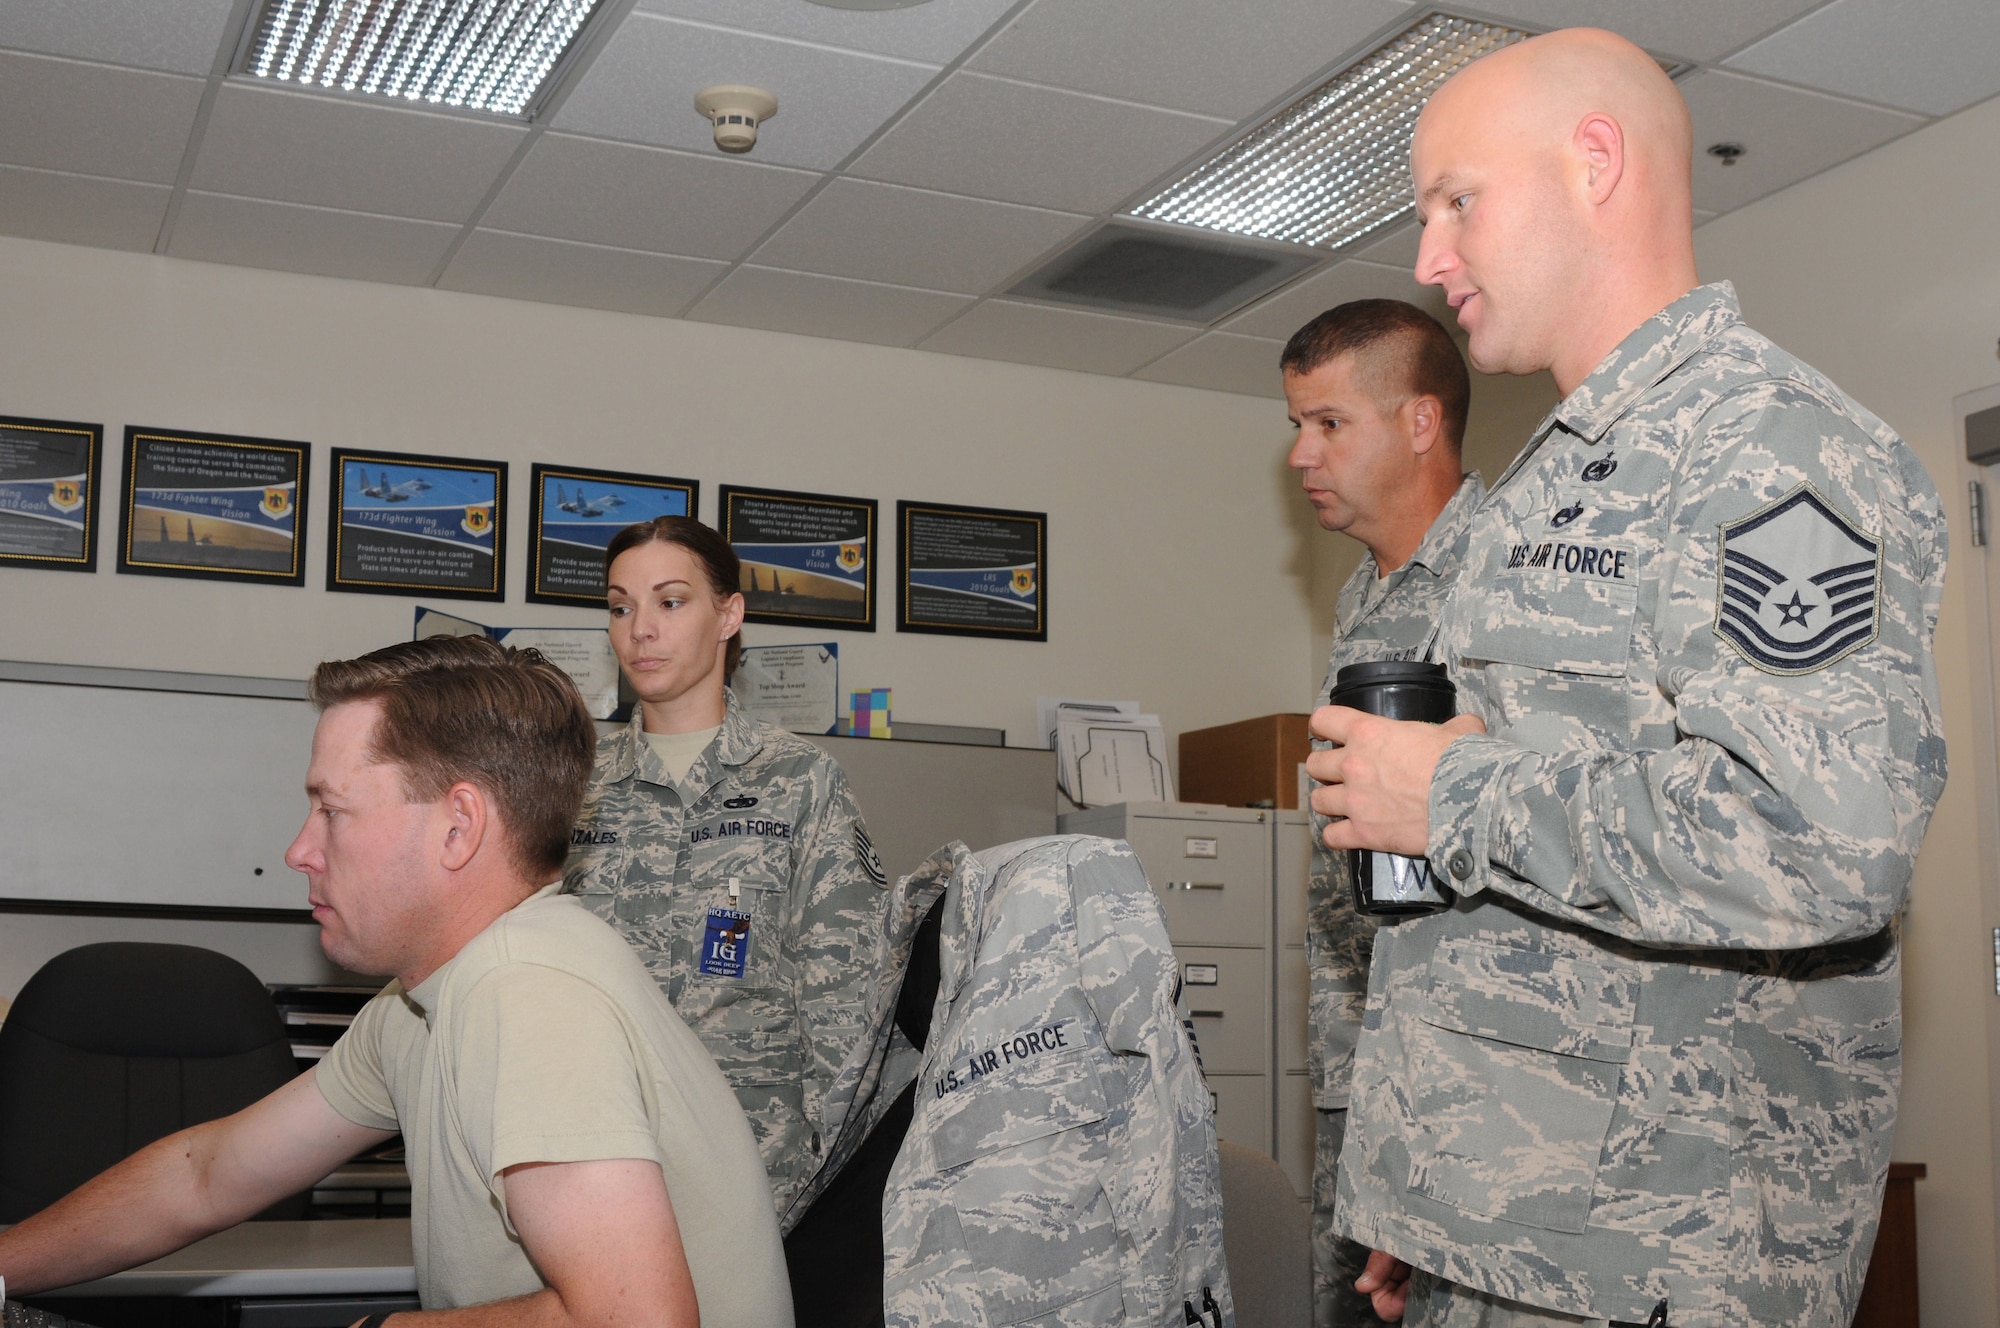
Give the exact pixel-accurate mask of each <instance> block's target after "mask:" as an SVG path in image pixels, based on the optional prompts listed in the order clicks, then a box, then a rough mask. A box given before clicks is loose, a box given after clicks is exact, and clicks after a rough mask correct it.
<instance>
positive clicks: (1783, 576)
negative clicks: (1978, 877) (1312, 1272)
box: [1310, 31, 1945, 1328]
mask: <svg viewBox="0 0 2000 1328" xmlns="http://www.w3.org/2000/svg"><path fill="white" fill-rule="evenodd" d="M1689 150H1690V137H1689V130H1688V120H1687V114H1686V109H1685V106H1684V105H1683V104H1682V103H1681V102H1680V100H1679V94H1678V92H1677V91H1676V90H1675V89H1674V88H1673V86H1672V85H1671V83H1669V82H1667V80H1666V79H1665V77H1664V75H1662V74H1661V72H1660V70H1659V67H1658V65H1657V64H1656V63H1654V62H1653V61H1652V60H1650V59H1649V58H1648V57H1647V56H1646V55H1645V54H1644V53H1643V52H1641V51H1639V50H1638V49H1637V48H1635V47H1632V46H1630V45H1629V43H1625V42H1623V41H1622V39H1619V38H1616V37H1613V36H1611V35H1610V34H1608V33H1598V32H1589V31H1579V32H1566V33H1558V34H1554V35H1552V36H1550V37H1544V38H1538V39H1536V40H1534V41H1530V42H1525V43H1523V44H1521V45H1519V46H1516V47H1511V48H1508V49H1507V50H1505V51H1503V52H1501V53H1499V54H1497V55H1493V56H1489V57H1487V58H1486V59H1485V60H1482V61H1480V62H1478V63H1476V64H1474V65H1473V66H1471V68H1470V69H1469V70H1468V71H1467V72H1466V73H1463V74H1461V75H1459V76H1458V77H1457V78H1455V79H1454V80H1453V81H1452V82H1451V83H1450V84H1447V85H1446V87H1445V88H1444V89H1443V90H1442V91H1440V93H1439V94H1438V95H1437V96H1436V97H1434V98H1433V99H1432V101H1431V103H1430V105H1429V106H1428V107H1427V108H1426V109H1425V111H1424V115H1423V119H1422V121H1421V122H1420V124H1419V128H1418V132H1417V141H1416V146H1415V148H1414V149H1413V153H1412V165H1413V168H1414V171H1415V175H1416V179H1417V188H1418V195H1419V207H1420V208H1421V209H1422V211H1423V213H1424V214H1425V220H1426V230H1425V235H1424V241H1423V248H1422V254H1421V257H1420V259H1419V263H1418V273H1419V275H1420V276H1422V277H1425V278H1426V279H1429V280H1433V281H1436V282H1437V283H1439V284H1441V285H1443V286H1444V287H1445V289H1446V292H1447V294H1448V295H1449V296H1450V297H1451V300H1452V303H1453V304H1454V306H1455V307H1457V308H1459V310H1460V314H1459V317H1460V321H1461V323H1463V324H1464V325H1465V326H1466V327H1467V329H1468V331H1470V332H1471V334H1472V336H1471V356H1472V360H1473V363H1474V365H1475V366H1477V367H1480V368H1482V369H1504V370H1511V371H1516V372H1525V371H1529V370H1532V369H1534V368H1537V367H1548V368H1549V369H1551V371H1552V372H1553V373H1554V375H1555V378H1556V382H1557V385H1558V386H1559V387H1560V388H1563V389H1564V390H1565V397H1564V399H1563V401H1562V403H1561V404H1560V405H1559V406H1558V407H1557V408H1556V410H1555V411H1554V412H1553V413H1552V414H1551V415H1550V416H1549V418H1548V419H1547V420H1546V421H1545V422H1544V423H1543V424H1542V426H1541V427H1540V428H1539V429H1538V430H1537V431H1536V433H1535V435H1534V437H1533V438H1532V439H1531V441H1530V442H1529V444H1528V446H1527V448H1526V449H1525V450H1524V451H1523V453H1522V454H1521V456H1520V457H1519V458H1518V459H1517V460H1516V461H1515V462H1514V464H1513V465H1512V466H1511V467H1510V468H1509V470H1508V471H1507V473H1506V474H1505V475H1503V476H1502V477H1501V479H1500V481H1499V482H1498V483H1497V484H1496V485H1495V486H1494V489H1493V492H1492V493H1491V495H1490V496H1489V497H1488V499H1487V501H1486V503H1485V504H1484V505H1483V506H1482V507H1481V508H1480V510H1479V512H1478V513H1477V514H1476V515H1475V517H1474V518H1473V524H1472V532H1471V537H1470V541H1469V544H1468V548H1467V553H1466V561H1465V566H1464V569H1463V570H1462V572H1461V574H1460V579H1459V583H1458V587H1457V589H1456V590H1455V591H1454V593H1453V595H1452V597H1451V599H1450V600H1449V602H1448V603H1447V605H1446V608H1445V610H1444V614H1443V619H1442V623H1441V627H1440V632H1439V639H1438V646H1439V654H1440V657H1441V658H1442V660H1443V661H1444V662H1445V663H1446V664H1447V665H1448V666H1449V667H1450V668H1451V670H1452V673H1453V676H1454V679H1455V680H1456V682H1457V683H1458V687H1459V701H1460V705H1461V708H1462V709H1464V710H1467V711H1469V712H1471V715H1472V716H1476V718H1467V717H1461V718H1460V719H1458V720H1455V721H1453V722H1452V723H1451V724H1448V725H1445V726H1443V728H1442V730H1439V729H1436V728H1427V727H1426V726H1420V725H1407V724H1398V723H1395V722H1392V721H1383V720H1378V719H1375V718H1373V717H1371V716H1364V715H1360V714H1358V713H1357V712H1355V711H1352V710H1345V709H1341V708H1337V707H1329V708H1327V709H1325V710H1322V711H1320V712H1319V713H1318V714H1316V715H1315V717H1314V730H1315V732H1316V733H1318V734H1319V735H1320V736H1323V737H1326V738H1328V739H1331V740H1332V741H1334V742H1335V743H1338V744H1341V747H1340V750H1338V751H1331V752H1328V753H1325V754H1323V755H1315V756H1314V757H1313V758H1312V762H1311V763H1310V764H1311V768H1312V773H1313V774H1314V776H1315V777H1316V778H1320V779H1323V780H1324V781H1326V782H1327V785H1328V787H1326V788H1323V789H1321V790H1319V791H1318V792H1316V793H1315V795H1314V801H1315V805H1316V806H1317V807H1319V808H1320V809H1321V810H1322V811H1325V812H1327V813H1328V814H1330V815H1334V816H1342V817H1345V818H1347V819H1346V820H1344V821H1343V822H1341V823H1338V824H1336V825H1334V826H1333V827H1332V828H1331V829H1330V831H1329V832H1328V833H1329V837H1330V838H1331V839H1332V841H1333V842H1334V843H1336V844H1338V845H1341V846H1348V845H1365V846H1367V847H1371V848H1379V849H1387V850H1390V851H1395V852H1401V853H1423V854H1426V855H1427V856H1428V857H1429V858H1430V860H1431V862H1432V863H1433V865H1434V866H1435V867H1437V868H1439V869H1440V870H1441V872H1442V873H1443V874H1444V876H1445V877H1446V879H1448V880H1449V881H1450V883H1451V884H1452V885H1453V886H1454V887H1455V888H1456V890H1457V891H1458V894H1459V899H1458V902H1457V904H1456V906H1455V907H1454V908H1452V909H1451V910H1450V911H1447V912H1444V913H1440V914H1437V915H1434V916H1431V917H1427V918H1422V919H1418V920H1415V921H1410V922H1406V923H1401V924H1398V925H1396V926H1392V927H1384V928H1383V929H1382V931H1381V933H1380V935H1379V936H1378V937H1377V941H1376V948H1375V968H1374V972H1373V974H1372V976H1371V986H1370V991H1369V1000H1368V1010H1367V1016H1366V1023H1365V1026H1364V1029H1363V1032H1362V1037H1361V1042H1360V1047H1359V1052H1358V1061H1357V1070H1356V1075H1355V1084H1354V1096H1353V1107H1352V1112H1351V1114H1352V1118H1353V1119H1352V1121H1351V1123H1350V1133H1349V1138H1348V1150H1347V1153H1346V1155H1345V1156H1344V1157H1343V1160H1342V1167H1341V1173H1340V1220H1341V1223H1342V1225H1343V1227H1344V1229H1345V1230H1346V1231H1347V1232H1348V1234H1350V1235H1352V1236H1354V1237H1355V1238H1356V1239H1358V1240H1361V1241H1363V1242H1365V1243H1367V1244H1369V1245H1370V1246H1371V1247H1372V1248H1373V1249H1374V1250H1375V1251H1376V1253H1374V1254H1372V1255H1371V1256H1370V1260H1369V1268H1368V1272H1367V1273H1366V1274H1365V1275H1364V1277H1363V1280H1362V1284H1363V1286H1364V1287H1365V1288H1367V1289H1368V1290H1370V1292H1371V1293H1372V1294H1373V1296H1374V1298H1375V1302H1376V1305H1377V1307H1378V1309H1381V1310H1382V1311H1384V1312H1385V1314H1387V1315H1393V1314H1396V1313H1400V1312H1403V1311H1404V1310H1407V1314H1408V1319H1407V1321H1408V1322H1409V1323H1412V1324H1418V1325H1425V1326H1427V1328H1431V1326H1436V1325H1444V1326H1446V1328H1462V1326H1470V1325H1480V1326H1481V1328H1514V1326H1515V1325H1530V1324H1534V1325H1541V1324H1551V1323H1564V1324H1567V1323H1593V1324H1602V1323H1605V1322H1607V1321H1609V1322H1612V1323H1636V1322H1645V1323H1647V1324H1653V1325H1658V1324H1665V1323H1671V1324H1672V1325H1673V1328H1724V1326H1725V1325H1727V1326H1729V1328H1737V1326H1738V1325H1745V1324H1755V1325H1768V1326H1769V1328H1779V1326H1780V1325H1782V1326H1783V1328H1798V1326H1801V1325H1824V1326H1826V1328H1835V1326H1837V1325H1845V1324H1847V1323H1848V1322H1849V1321H1850V1319H1851V1318H1852V1316H1853V1313H1854V1309H1855V1305H1856V1303H1857V1301H1858V1300H1859V1298H1860V1292H1861V1286H1862V1281H1863V1277H1864V1275H1865V1273H1866V1270H1867V1266H1868V1256H1869V1253H1870V1249H1871V1247H1872V1244H1873V1240H1874V1234H1875V1225H1876V1221H1877V1215H1878V1213H1879V1210H1880V1202H1881V1195H1882V1187H1883V1183H1884V1179H1885V1176H1886V1172H1887V1168H1888V1162H1889V1148H1890V1141H1891V1136H1892V1132H1893V1129H1894V1125H1895V1114H1896V1088H1897V1076H1898V1068H1899V1062H1900V1055H1901V1008H1900V992H1899V962H1900V950H1899V936H1898V928H1897V917H1898V914H1899V912H1900V911H1901V909H1902V907H1903V906H1904V904H1905V902H1906V901H1907V899H1908V894H1909V883H1910V876H1911V871H1912V868H1913V865H1914V861H1915V858H1916V855H1917V850H1918V846H1919V844H1920V843H1921V841H1922V837H1923V832H1924V828H1925V826H1926V824H1927V822H1928V820H1929V816H1930V813H1931V811H1932V809H1933V808H1934V807H1935V805H1936V802H1937V798H1938V796H1939V794H1940V793H1941V791H1942V789H1943V786H1944V778H1945V751H1944V742H1943V739H1942V736H1941V735H1940V733H1939V728H1938V687H1937V677H1936V672H1935V668H1934V666H1933V662H1932V657H1931V645H1932V638H1933V634H1934V632H1935V627H1936V620H1937V612H1938V604H1939V598H1940V593H1941V588H1942V583H1943V577H1944V563H1945V529H1944V519H1943V514H1942V512H1941V510H1940V507H1939V502H1938V496H1937V493H1936V490H1935V489H1934V487H1933V486H1932V484H1931V482H1930V480H1929V478H1928V476H1926V475H1925V473H1924V471H1923V468H1922V466H1921V465H1920V464H1919V463H1918V461H1917V459H1916V458H1915V456H1914V455H1913V454H1912V453H1911V452H1910V450H1909V448H1908V447H1906V446H1905V445H1904V444H1903V443H1902V441H1901V440H1900V439H1898V438H1897V437H1896V435H1895V434H1894V433H1893V432H1891V431H1890V429H1889V428H1888V427H1887V426H1886V425H1884V424H1883V423H1882V422H1881V421H1880V420H1878V419H1876V418H1875V417H1873V416H1872V415H1870V414H1869V413H1868V412H1867V411H1866V410H1864V409H1863V408H1862V407H1860V406H1859V405H1857V404H1856V403H1855V402H1854V401H1852V400H1851V399H1849V398H1848V397H1847V396H1845V395H1844V394H1843V393H1842V392H1841V391H1840V389H1839V388H1837V387H1836V386H1834V384H1832V383H1831V382H1829V381H1828V380H1827V379H1826V378H1825V377H1824V376H1822V375H1821V374H1819V373H1817V372H1815V371H1814V370H1812V369H1811V368H1809V367H1807V366H1806V365H1804V364H1801V363H1800V362H1799V361H1798V360H1796V359H1794V358H1793V357H1791V356H1790V355H1787V354H1786V353H1785V352H1784V351H1782V350H1780V349H1779V348H1778V347H1776V346H1774V345H1773V344H1771V342H1770V341H1768V340H1766V339H1765V338H1764V337H1762V336H1759V335H1758V334H1757V333H1755V332H1754V331H1752V330H1750V329H1749V328H1748V327H1746V326H1745V325H1744V324H1743V322H1742V318H1741V315H1740V313H1739V311H1738V308H1737V303H1736V298H1735V293H1734V291H1733V290H1732V289H1731V288H1730V287H1729V286H1728V285H1727V284H1726V283H1724V284H1717V285H1708V286H1701V285H1697V284H1696V278H1695V275H1694V261H1693V246H1692V242H1691V239H1690V237H1689V235H1688V228H1689V224H1690V223H1689V203H1688V192H1687V190H1688V167H1687V163H1688V159H1689ZM1607 342H1609V343H1610V344H1606V343H1607Z"/></svg>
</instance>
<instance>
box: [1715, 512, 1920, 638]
mask: <svg viewBox="0 0 2000 1328" xmlns="http://www.w3.org/2000/svg"><path fill="white" fill-rule="evenodd" d="M1720 567H1721V571H1720V590H1719V593H1718V594H1717V596H1716V604H1715V631H1716V634H1717V635H1718V636H1720V637H1722V638H1723V639H1724V640H1726V641H1728V642H1729V643H1730V644H1731V645H1733V646H1735V647H1736V649H1737V650H1738V651H1739V652H1740V653H1741V654H1742V656H1743V657H1744V658H1745V659H1747V660H1749V661H1750V662H1751V663H1752V664H1755V665H1756V666H1757V667H1758V668H1760V669H1764V670H1766V671H1767V672H1770V673H1783V674H1797V673H1811V672H1812V671H1813V670H1815V669H1822V668H1825V667H1826V666H1827V665H1829V664H1831V663H1833V662H1834V661H1835V660H1838V659H1842V658H1845V657H1846V656H1847V655H1849V654H1852V653H1853V652H1854V651H1856V650H1859V649H1860V648H1861V647H1862V646H1865V645H1867V644H1868V643H1869V642H1870V641H1873V640H1874V639H1875V632H1876V629H1877V626H1878V623H1879V603H1880V595H1879V591H1880V583H1881V576H1882V545H1881V542H1880V541H1879V540H1876V539H1873V538H1871V537H1870V536H1868V535H1867V534H1866V533H1865V532H1863V531H1861V530H1860V529H1858V528H1856V527H1855V526H1854V525H1853V524H1852V523H1850V522H1849V521H1848V520H1847V518H1846V517H1844V516H1842V515H1841V514H1840V513H1839V512H1838V511H1836V510H1835V509H1834V508H1833V507H1832V506H1831V505H1829V504H1828V503H1827V501H1826V500H1825V499H1823V498H1821V497H1820V495H1819V493H1818V491H1817V490H1815V489H1814V488H1813V487H1812V486H1811V485H1809V484H1801V485H1800V486H1799V487H1798V488H1796V489H1794V490H1792V491H1791V492H1790V493H1788V494H1786V495H1785V496H1784V497H1783V498H1780V499H1778V501H1776V502H1774V503H1772V504H1770V505H1769V506H1767V507H1764V508H1761V509H1759V510H1758V511H1755V512H1752V513H1751V514H1750V515H1749V516H1746V517H1744V518H1743V519H1742V520H1741V521H1738V522H1736V523H1735V524H1733V525H1727V526H1724V527H1722V557H1721V562H1720Z"/></svg>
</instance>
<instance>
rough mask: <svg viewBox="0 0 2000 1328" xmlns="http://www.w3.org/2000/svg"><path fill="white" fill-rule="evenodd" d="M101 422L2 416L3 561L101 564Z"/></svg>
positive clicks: (68, 566)
mask: <svg viewBox="0 0 2000 1328" xmlns="http://www.w3.org/2000/svg"><path fill="white" fill-rule="evenodd" d="M103 459H104V429H103V427H102V426H101V425H96V424H65V423H62V422H60V421H57V420H18V419H11V418H8V417H6V416H0V567H54V568H58V569H60V570H62V571H67V572H94V571H96V570H97V490H98V488H99V487H100V486H99V485H98V482H97V475H98V467H99V466H100V465H102V464H103Z"/></svg>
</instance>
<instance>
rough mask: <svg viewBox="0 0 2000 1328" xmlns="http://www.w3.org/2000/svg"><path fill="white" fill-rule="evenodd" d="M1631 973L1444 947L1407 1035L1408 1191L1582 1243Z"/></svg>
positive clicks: (1633, 995) (1505, 950) (1624, 1049)
mask: <svg viewBox="0 0 2000 1328" xmlns="http://www.w3.org/2000/svg"><path fill="white" fill-rule="evenodd" d="M1638 993H1639V981H1638V974H1637V972H1636V970H1633V969H1629V968H1625V967H1623V966H1619V965H1617V964H1615V963H1608V962H1594V961H1593V960H1590V959H1585V958H1581V957H1578V956H1576V955H1570V954H1564V953H1561V952H1559V951H1556V950H1552V949H1547V948H1543V947H1538V946H1527V945H1509V944H1496V943H1493V942H1490V941H1483V940H1476V939H1471V938H1466V937H1447V938H1445V939H1444V940H1443V941H1441V942H1440V944H1439V945H1438V948H1437V951H1436V953H1435V954H1434V955H1433V957H1432V959H1431V966H1430V991H1429V1001H1428V1005H1427V1008H1426V1009H1425V1010H1424V1012H1423V1015H1422V1018H1421V1022H1419V1023H1416V1024H1415V1025H1413V1027H1412V1038H1411V1042H1412V1045H1411V1046H1410V1048H1409V1051H1410V1053H1411V1066H1412V1103H1411V1106H1412V1110H1413V1114H1414V1116H1415V1118H1416V1120H1417V1122H1418V1123H1419V1125H1420V1127H1421V1129H1422V1136H1421V1141H1420V1144H1419V1146H1418V1147H1415V1148H1413V1149H1412V1151H1411V1166H1410V1188H1411V1189H1413V1190H1416V1191H1418V1192H1419V1193H1422V1194H1426V1195H1428V1196H1430V1197H1431V1198H1433V1199H1437V1200H1439V1201H1441V1202H1443V1203H1448V1204H1450V1205H1452V1206H1453V1207H1455V1208H1461V1209H1464V1210H1465V1211H1467V1212H1472V1213H1480V1214H1484V1215H1487V1216H1490V1217H1499V1218H1505V1219H1506V1220H1508V1221H1510V1222H1519V1223H1523V1224H1525V1225H1528V1226H1535V1227H1543V1228H1547V1229H1549V1230H1553V1231H1569V1232H1580V1231H1582V1230H1583V1229H1584V1226H1585V1224H1586V1222H1587V1220H1588V1218H1589V1216H1590V1203H1591V1196H1592V1193H1593V1191H1594V1189H1595V1186H1596V1180H1597V1167H1598V1160H1599V1157H1600V1155H1601V1153H1602V1152H1603V1148H1604V1141H1605V1138H1606V1136H1607V1135H1608V1134H1609V1132H1610V1128H1611V1116H1612V1111H1613V1108H1614V1107H1615V1106H1616V1104H1617V1096H1618V1085H1619V1078H1620V1071H1621V1067H1622V1066H1623V1065H1624V1063H1625V1062H1626V1061H1627V1060H1629V1059H1630V1058H1631V1054H1632V1016H1633V1007H1634V1004H1635V1002H1636V1001H1637V999H1638Z"/></svg>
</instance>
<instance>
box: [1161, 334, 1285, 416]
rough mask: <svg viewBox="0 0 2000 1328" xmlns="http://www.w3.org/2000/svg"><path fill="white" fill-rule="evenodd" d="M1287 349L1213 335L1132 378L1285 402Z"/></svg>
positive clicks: (1257, 339) (1263, 341)
mask: <svg viewBox="0 0 2000 1328" xmlns="http://www.w3.org/2000/svg"><path fill="white" fill-rule="evenodd" d="M1284 349H1285V343H1284V342H1282V341H1269V340H1266V339H1265V338H1263V337H1239V336H1236V335H1234V334H1233V333H1229V332H1210V333H1208V334H1207V335H1206V336H1200V337H1196V338H1195V339H1194V340H1193V341H1190V342H1189V343H1188V344H1187V345H1185V346H1182V347H1181V348H1180V349H1179V350H1176V351H1170V352H1169V353H1167V354H1166V355H1163V356H1161V357H1160V358H1159V359H1157V360H1155V361H1153V362H1152V363H1151V364H1149V365H1147V366H1146V367H1145V368H1143V369H1141V370H1139V372H1137V373H1135V374H1133V375H1132V376H1133V377H1134V378H1145V379H1148V380H1150V381H1152V382H1156V383H1179V384H1180V385H1181V386H1183V387H1206V388H1209V389H1211V390H1213V391H1217V392H1241V393H1242V394H1244V395H1245V396H1253V397H1277V398H1279V399H1280V400H1282V399H1283V398H1284V395H1285V385H1284V378H1283V375H1281V374H1280V373H1279V372H1278V356H1279V355H1281V354H1282V353H1283V352H1284Z"/></svg>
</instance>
